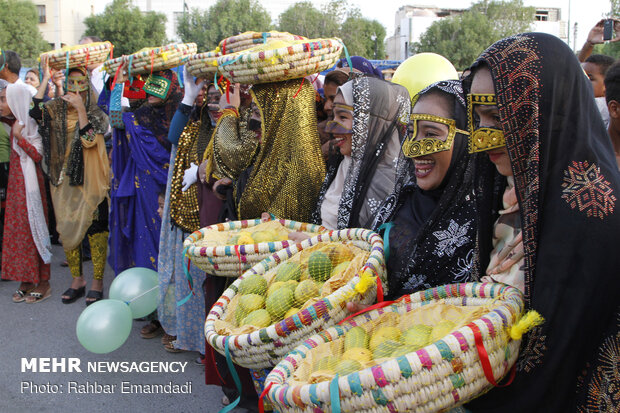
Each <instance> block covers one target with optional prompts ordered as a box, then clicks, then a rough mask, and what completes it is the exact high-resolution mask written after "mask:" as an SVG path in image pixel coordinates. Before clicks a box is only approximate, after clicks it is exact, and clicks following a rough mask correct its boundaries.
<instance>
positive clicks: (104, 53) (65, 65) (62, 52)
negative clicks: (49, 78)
mask: <svg viewBox="0 0 620 413" xmlns="http://www.w3.org/2000/svg"><path fill="white" fill-rule="evenodd" d="M111 51H112V43H110V42H96V43H88V44H78V45H75V46H65V47H63V48H62V49H56V50H52V51H49V52H45V53H41V56H43V55H47V56H49V66H50V67H51V68H52V69H56V70H66V69H73V68H75V67H86V66H90V65H100V64H101V63H103V62H105V61H106V60H107V59H108V58H109V57H110V52H111ZM41 56H39V59H41Z"/></svg>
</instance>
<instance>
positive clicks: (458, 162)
mask: <svg viewBox="0 0 620 413" xmlns="http://www.w3.org/2000/svg"><path fill="white" fill-rule="evenodd" d="M429 93H442V94H444V95H445V96H446V97H448V98H449V100H450V102H452V105H453V106H452V107H453V111H452V112H453V113H452V119H454V120H455V121H456V127H457V128H458V129H466V126H467V120H466V115H465V99H464V97H463V88H462V86H461V82H460V81H458V80H446V81H441V82H437V83H434V84H432V85H430V86H428V87H427V88H425V89H424V90H422V91H421V92H420V93H419V94H418V95H417V96H418V97H422V96H424V95H427V94H429ZM473 160H474V157H470V156H468V153H467V136H465V135H462V134H460V133H457V134H456V136H455V139H454V144H453V151H452V158H451V161H450V168H449V169H448V171H446V175H445V177H444V179H443V181H442V182H441V183H440V185H439V186H438V188H436V189H433V190H430V191H424V190H422V189H420V188H419V187H418V186H417V184H416V178H415V174H414V172H413V169H414V166H413V160H412V159H411V158H408V157H406V156H405V155H404V154H403V153H402V151H401V152H400V156H399V159H398V167H397V181H396V186H395V189H394V192H393V193H392V194H391V195H390V196H388V197H387V198H386V200H385V201H384V202H383V204H382V205H381V208H380V209H379V211H378V212H377V216H376V218H375V221H374V223H373V229H375V230H377V229H378V227H379V226H380V225H381V224H384V223H388V224H387V225H388V226H390V227H391V229H390V230H389V231H388V230H386V231H385V233H384V238H385V237H389V240H387V241H388V242H386V244H387V246H388V247H389V254H388V262H387V264H388V273H389V287H390V296H391V297H394V298H396V297H400V296H402V295H404V294H411V293H413V292H415V291H419V290H422V289H426V288H431V287H436V286H438V285H444V284H451V283H456V282H468V281H471V280H472V264H473V259H474V255H475V244H476V212H475V197H474V194H473V189H474V175H473V169H474V162H473Z"/></svg>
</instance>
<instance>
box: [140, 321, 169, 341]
mask: <svg viewBox="0 0 620 413" xmlns="http://www.w3.org/2000/svg"><path fill="white" fill-rule="evenodd" d="M163 331H164V329H163V328H162V326H161V324H160V323H159V321H157V320H153V321H151V322H150V323H148V324H147V325H145V326H144V327H142V329H141V330H140V337H142V338H155V337H157V336H158V335H160V334H161V333H163Z"/></svg>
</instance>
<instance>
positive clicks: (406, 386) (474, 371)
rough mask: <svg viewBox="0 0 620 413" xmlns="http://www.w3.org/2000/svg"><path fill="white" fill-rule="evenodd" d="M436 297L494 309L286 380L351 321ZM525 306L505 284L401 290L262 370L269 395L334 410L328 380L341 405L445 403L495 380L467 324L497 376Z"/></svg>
mask: <svg viewBox="0 0 620 413" xmlns="http://www.w3.org/2000/svg"><path fill="white" fill-rule="evenodd" d="M437 300H444V301H445V303H446V304H452V305H460V306H477V305H492V310H491V311H489V312H488V313H487V314H485V315H483V316H482V317H480V318H479V319H476V320H474V321H473V322H472V323H470V324H468V325H466V326H464V327H461V328H459V329H458V330H456V331H454V332H452V333H450V334H448V335H447V336H445V337H444V338H442V339H441V340H438V341H436V342H435V343H433V344H430V345H427V346H426V347H424V348H422V349H419V350H418V351H415V352H413V353H409V354H406V355H404V356H401V357H396V358H392V359H390V360H388V361H385V362H383V363H381V364H378V365H375V366H373V367H369V368H366V369H364V370H361V371H358V372H354V373H351V374H348V375H346V376H340V377H338V378H337V379H334V382H333V383H332V382H330V381H325V382H320V383H315V384H295V385H289V384H288V383H289V381H290V380H291V377H292V376H293V373H294V372H295V369H296V367H297V366H298V365H299V363H300V362H301V360H303V359H304V358H305V357H306V355H307V354H308V352H310V351H312V349H313V348H315V347H317V346H319V345H320V344H322V343H327V342H330V341H333V340H336V339H338V338H339V337H342V336H344V335H345V333H346V332H347V331H348V330H350V329H351V328H353V327H355V326H358V325H363V324H364V323H367V322H370V321H372V320H375V319H377V318H378V317H379V316H381V314H384V313H386V312H396V313H398V314H400V315H401V316H402V317H406V316H407V313H408V312H410V311H412V310H414V309H416V308H419V307H421V306H423V305H427V304H429V303H432V302H434V301H437ZM523 309H524V303H523V295H522V293H521V292H520V291H519V290H518V289H516V288H513V287H510V286H507V285H504V284H489V283H484V284H483V283H467V284H451V285H445V286H441V287H436V288H432V289H429V290H425V291H420V292H418V293H415V294H411V295H407V296H404V297H402V298H401V299H399V300H398V301H397V302H396V303H395V304H392V305H390V306H387V307H384V308H381V309H376V310H372V311H369V312H367V313H364V314H361V315H359V316H357V317H355V318H353V319H352V320H350V321H349V322H347V323H344V324H343V325H341V326H335V327H332V328H328V329H325V330H324V331H322V332H320V333H319V334H317V335H314V336H312V337H311V338H309V339H308V340H306V341H305V342H304V343H302V344H300V345H299V346H297V347H296V348H295V349H294V350H293V351H292V352H290V353H289V354H288V355H287V356H286V357H285V358H284V359H283V360H282V361H281V362H280V363H279V364H278V365H277V366H276V367H275V368H274V369H273V370H272V371H271V373H270V374H269V376H267V379H266V381H265V386H266V387H268V386H269V385H271V388H270V389H269V392H268V393H267V395H266V398H267V399H268V400H269V402H271V403H272V404H273V405H274V408H275V409H276V410H277V411H279V412H308V413H309V412H312V413H316V412H328V411H332V405H331V398H330V395H331V392H330V384H332V388H337V389H338V392H339V395H338V399H339V400H340V411H342V412H390V413H393V412H435V411H441V410H444V409H449V408H451V407H454V406H457V405H460V404H462V403H465V402H467V401H469V400H471V399H473V398H475V397H477V396H479V395H481V394H482V393H484V392H486V391H488V390H489V389H490V388H491V387H492V385H491V384H490V383H489V381H488V380H487V378H486V377H485V374H484V371H483V368H482V366H481V363H480V358H479V356H478V351H477V348H476V344H475V339H474V333H473V330H472V324H475V326H473V328H474V329H475V328H476V326H477V327H478V328H479V330H480V332H481V333H482V338H483V343H484V347H485V348H486V351H487V352H488V355H489V360H490V364H491V367H492V370H493V376H494V378H495V380H496V382H498V381H499V380H500V378H502V377H503V376H505V375H506V373H508V372H509V371H510V369H511V367H512V366H513V365H514V363H515V362H516V359H517V356H518V353H519V346H520V344H521V341H520V340H512V339H511V338H510V337H509V335H508V333H507V329H508V328H509V327H511V326H512V325H514V323H516V322H517V321H518V320H519V319H520V318H521V316H522V314H523ZM335 385H336V386H335ZM336 410H337V409H336Z"/></svg>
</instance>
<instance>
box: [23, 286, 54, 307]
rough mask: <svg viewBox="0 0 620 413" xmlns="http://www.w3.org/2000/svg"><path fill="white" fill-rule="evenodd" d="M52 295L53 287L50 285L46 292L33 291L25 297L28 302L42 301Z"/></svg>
mask: <svg viewBox="0 0 620 413" xmlns="http://www.w3.org/2000/svg"><path fill="white" fill-rule="evenodd" d="M51 296H52V287H49V288H48V289H47V291H45V292H44V293H39V292H37V291H32V292H31V293H30V294H28V296H27V297H26V298H25V301H26V302H27V303H28V304H34V303H40V302H41V301H43V300H45V299H47V298H50V297H51Z"/></svg>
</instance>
